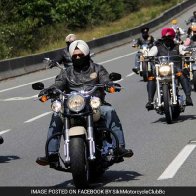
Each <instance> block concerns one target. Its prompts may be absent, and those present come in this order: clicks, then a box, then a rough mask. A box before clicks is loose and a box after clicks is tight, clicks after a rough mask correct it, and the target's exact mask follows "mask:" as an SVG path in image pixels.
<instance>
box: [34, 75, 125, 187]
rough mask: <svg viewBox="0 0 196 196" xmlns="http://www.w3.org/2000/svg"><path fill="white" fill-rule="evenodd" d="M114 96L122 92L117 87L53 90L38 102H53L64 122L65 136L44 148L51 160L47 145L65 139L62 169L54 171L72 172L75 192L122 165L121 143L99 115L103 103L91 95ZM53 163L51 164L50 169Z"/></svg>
mask: <svg viewBox="0 0 196 196" xmlns="http://www.w3.org/2000/svg"><path fill="white" fill-rule="evenodd" d="M110 79H111V81H117V80H120V79H121V75H120V74H117V73H111V74H110ZM32 88H33V89H34V90H42V89H44V84H43V83H40V82H39V83H35V84H33V85H32ZM100 88H101V89H107V92H108V90H109V91H111V92H115V91H120V89H121V87H119V86H118V85H116V83H113V82H112V83H110V84H97V85H94V86H89V89H88V90H86V89H81V90H80V91H77V92H76V91H74V92H70V93H68V94H67V93H65V92H62V91H61V90H60V89H58V88H51V89H48V90H47V93H46V94H45V95H43V96H42V97H39V99H41V100H42V102H43V101H46V100H48V99H51V108H52V110H53V111H54V113H59V115H60V116H61V118H62V119H63V121H64V128H63V130H62V132H60V133H57V134H54V135H52V136H51V137H50V138H48V140H47V142H46V146H45V153H46V157H48V144H49V142H50V141H51V139H53V138H55V137H59V136H63V140H64V149H63V150H64V154H63V155H61V154H59V156H60V160H61V166H58V167H56V168H54V169H56V170H60V171H65V172H71V173H72V176H73V182H74V184H75V186H76V188H86V187H88V186H89V183H90V182H91V181H92V180H95V179H96V177H98V176H100V175H101V174H103V173H104V172H105V171H106V169H108V168H109V167H110V166H111V165H113V164H114V163H118V162H121V161H122V157H119V156H118V150H119V141H118V138H117V136H116V134H115V133H114V132H113V131H112V130H110V129H107V128H106V126H105V123H104V121H103V119H102V118H101V114H100V106H101V104H102V103H101V100H100V98H98V97H96V96H93V95H92V94H93V93H94V92H95V91H96V90H97V89H100ZM51 164H52V163H50V166H51Z"/></svg>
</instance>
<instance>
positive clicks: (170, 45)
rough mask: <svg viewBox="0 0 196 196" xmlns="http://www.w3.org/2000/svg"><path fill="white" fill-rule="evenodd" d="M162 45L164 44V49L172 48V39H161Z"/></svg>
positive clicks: (167, 37)
mask: <svg viewBox="0 0 196 196" xmlns="http://www.w3.org/2000/svg"><path fill="white" fill-rule="evenodd" d="M163 43H164V44H165V46H166V47H168V48H172V47H174V40H173V38H172V37H169V36H166V37H164V38H163Z"/></svg>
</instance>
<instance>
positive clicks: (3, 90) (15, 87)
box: [0, 51, 137, 93]
mask: <svg viewBox="0 0 196 196" xmlns="http://www.w3.org/2000/svg"><path fill="white" fill-rule="evenodd" d="M136 52H137V51H136ZM136 52H132V53H130V54H126V55H123V56H119V57H116V58H113V59H110V60H107V61H103V62H100V64H105V63H108V62H111V61H114V60H117V59H120V58H123V57H126V56H131V55H133V54H135V53H136ZM55 77H56V75H55V76H52V77H49V78H45V79H42V80H37V81H34V82H30V83H26V84H21V85H18V86H14V87H11V88H7V89H2V90H0V93H2V92H6V91H10V90H13V89H17V88H20V87H24V86H27V85H31V84H33V83H36V82H42V81H46V80H50V79H53V78H55Z"/></svg>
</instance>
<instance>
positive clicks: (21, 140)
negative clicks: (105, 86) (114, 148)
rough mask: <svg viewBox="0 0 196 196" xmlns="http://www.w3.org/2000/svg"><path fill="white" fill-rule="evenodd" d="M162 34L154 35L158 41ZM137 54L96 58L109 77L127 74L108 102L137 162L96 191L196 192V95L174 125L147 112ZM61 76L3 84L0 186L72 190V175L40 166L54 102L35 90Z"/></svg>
mask: <svg viewBox="0 0 196 196" xmlns="http://www.w3.org/2000/svg"><path fill="white" fill-rule="evenodd" d="M195 9H196V7H194V8H192V9H190V10H189V11H188V12H186V13H183V14H182V15H181V16H180V18H178V21H179V26H180V27H183V28H185V27H186V26H185V23H184V20H185V19H187V18H188V17H189V16H191V15H192V12H193V10H195ZM168 26H170V25H168ZM160 31H161V30H160V29H158V30H157V31H155V32H152V35H153V36H155V37H156V38H159V37H160ZM135 52H136V50H134V49H133V48H131V47H130V44H126V45H123V46H121V47H118V48H114V49H112V50H109V51H106V52H102V53H99V54H97V55H96V56H95V57H93V60H94V61H95V62H97V63H100V64H103V65H104V67H105V68H106V69H107V70H108V71H109V72H118V73H121V74H122V80H121V81H120V84H121V85H122V86H123V87H124V90H122V91H121V92H120V93H115V94H112V95H108V96H107V100H108V101H109V102H110V103H112V105H113V106H114V108H115V109H116V111H117V113H118V115H119V117H120V119H121V122H122V125H123V128H124V135H125V139H126V146H127V148H131V149H133V151H134V156H133V157H132V158H130V159H126V160H125V161H124V162H122V163H119V164H115V165H113V166H112V167H111V168H110V169H109V170H107V171H106V173H105V174H104V176H103V177H102V178H101V179H99V180H98V181H97V183H95V184H94V185H93V186H95V187H108V186H110V187H111V186H117V187H118V186H121V187H122V186H125V187H133V186H195V185H196V164H195V159H196V150H195V147H196V129H195V124H196V110H195V106H196V93H195V92H192V99H193V102H194V106H193V107H186V109H185V112H184V113H181V116H180V118H179V119H178V120H177V121H176V122H174V123H173V124H171V125H168V124H167V123H166V122H165V118H164V116H160V115H158V114H157V113H156V112H155V111H150V112H148V111H147V110H146V109H145V104H146V102H147V92H146V83H144V82H143V81H141V78H140V77H139V76H138V75H135V74H134V73H133V72H132V71H131V69H132V67H133V64H134V55H135ZM58 73H59V70H58V69H52V70H44V71H39V72H35V73H31V74H28V75H24V76H21V77H16V78H12V79H8V80H4V81H1V82H0V108H1V114H0V115H1V117H0V135H2V136H3V138H4V144H2V145H1V146H0V176H1V180H0V186H5V187H7V186H55V187H73V182H72V176H71V174H70V173H63V172H59V171H56V170H53V169H50V168H48V167H47V166H46V167H42V166H39V165H37V164H36V163H35V160H36V158H37V157H38V156H43V155H44V145H45V141H46V137H47V129H48V125H49V122H50V118H51V113H50V112H51V110H50V103H49V102H48V103H44V104H43V103H41V102H39V101H36V100H35V99H36V98H35V97H36V95H37V94H38V92H37V91H34V90H32V89H31V84H32V83H34V82H36V81H40V80H44V84H45V85H46V86H49V85H50V84H52V83H53V82H54V77H55V76H56V75H57V74H58ZM190 141H192V142H191V143H190ZM194 141H195V143H194Z"/></svg>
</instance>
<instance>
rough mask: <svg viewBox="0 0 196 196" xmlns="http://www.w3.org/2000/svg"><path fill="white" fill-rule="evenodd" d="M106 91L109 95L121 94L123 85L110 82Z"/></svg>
mask: <svg viewBox="0 0 196 196" xmlns="http://www.w3.org/2000/svg"><path fill="white" fill-rule="evenodd" d="M105 91H106V92H108V93H114V92H120V91H121V85H120V84H117V83H113V82H109V83H108V84H107V85H106V86H105Z"/></svg>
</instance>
